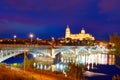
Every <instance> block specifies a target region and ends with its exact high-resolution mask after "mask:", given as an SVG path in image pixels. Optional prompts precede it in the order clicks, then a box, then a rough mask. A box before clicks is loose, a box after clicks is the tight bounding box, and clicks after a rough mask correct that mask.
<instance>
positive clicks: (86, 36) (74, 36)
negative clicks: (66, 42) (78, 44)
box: [65, 25, 95, 40]
mask: <svg viewBox="0 0 120 80" xmlns="http://www.w3.org/2000/svg"><path fill="white" fill-rule="evenodd" d="M65 38H71V39H79V40H95V38H94V37H93V36H92V35H91V34H88V33H85V30H84V28H82V30H81V32H80V33H78V34H72V33H71V32H70V28H69V26H68V25H67V28H66V34H65Z"/></svg>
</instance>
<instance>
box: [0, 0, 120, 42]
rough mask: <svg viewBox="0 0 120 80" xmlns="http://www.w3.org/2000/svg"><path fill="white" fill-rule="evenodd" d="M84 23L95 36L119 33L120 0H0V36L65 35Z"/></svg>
mask: <svg viewBox="0 0 120 80" xmlns="http://www.w3.org/2000/svg"><path fill="white" fill-rule="evenodd" d="M67 24H68V25H69V26H70V28H71V32H72V33H79V32H80V30H81V29H82V27H84V28H85V29H86V32H88V33H90V34H92V35H93V36H95V38H100V39H105V40H108V39H109V35H110V34H113V33H115V32H118V34H120V0H0V37H1V38H2V37H11V38H12V36H13V35H14V34H16V35H17V36H18V37H26V38H28V35H29V33H34V34H35V35H36V36H35V37H39V38H51V37H52V36H54V37H55V38H59V37H64V34H65V28H66V25H67Z"/></svg>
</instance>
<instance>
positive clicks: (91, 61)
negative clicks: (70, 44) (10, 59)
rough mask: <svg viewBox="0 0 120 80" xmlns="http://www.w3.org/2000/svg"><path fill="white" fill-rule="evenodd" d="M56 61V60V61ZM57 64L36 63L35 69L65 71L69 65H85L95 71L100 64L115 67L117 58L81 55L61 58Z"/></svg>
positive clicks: (112, 56)
mask: <svg viewBox="0 0 120 80" xmlns="http://www.w3.org/2000/svg"><path fill="white" fill-rule="evenodd" d="M55 60H56V59H55ZM57 62H58V63H56V64H48V63H47V62H44V64H43V62H42V63H40V62H39V63H34V67H35V68H37V69H41V70H52V71H64V70H65V69H66V67H67V63H76V64H84V65H86V68H87V69H88V70H89V69H94V66H97V65H99V64H102V65H114V64H115V56H114V55H111V54H110V55H108V54H81V55H78V56H76V57H72V56H71V57H69V58H68V57H61V58H60V61H57Z"/></svg>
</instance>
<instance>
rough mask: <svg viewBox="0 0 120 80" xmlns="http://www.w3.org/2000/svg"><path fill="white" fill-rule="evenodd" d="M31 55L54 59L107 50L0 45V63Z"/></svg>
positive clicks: (82, 47)
mask: <svg viewBox="0 0 120 80" xmlns="http://www.w3.org/2000/svg"><path fill="white" fill-rule="evenodd" d="M26 52H28V53H31V54H33V56H34V57H36V56H49V57H51V58H55V55H57V54H58V53H60V54H66V55H67V54H74V55H79V54H82V53H84V54H92V53H106V52H107V49H106V48H105V47H104V46H55V47H52V46H49V45H17V44H14V45H13V44H11V45H7V44H1V45H0V62H2V61H4V60H6V59H8V58H10V57H13V56H16V55H18V54H21V53H26Z"/></svg>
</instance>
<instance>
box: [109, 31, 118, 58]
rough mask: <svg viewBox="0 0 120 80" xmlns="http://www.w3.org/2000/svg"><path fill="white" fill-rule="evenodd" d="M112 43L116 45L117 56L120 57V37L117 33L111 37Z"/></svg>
mask: <svg viewBox="0 0 120 80" xmlns="http://www.w3.org/2000/svg"><path fill="white" fill-rule="evenodd" d="M110 42H111V43H112V44H114V49H115V54H116V55H118V56H120V36H118V34H117V33H115V34H114V35H113V36H112V35H111V36H110Z"/></svg>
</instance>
